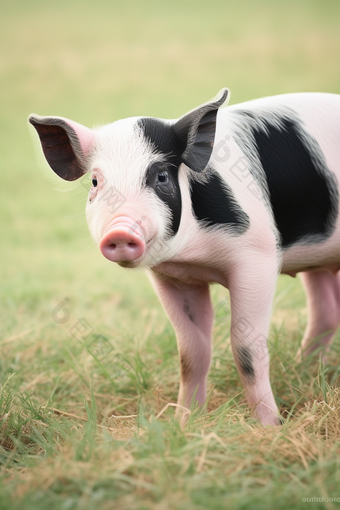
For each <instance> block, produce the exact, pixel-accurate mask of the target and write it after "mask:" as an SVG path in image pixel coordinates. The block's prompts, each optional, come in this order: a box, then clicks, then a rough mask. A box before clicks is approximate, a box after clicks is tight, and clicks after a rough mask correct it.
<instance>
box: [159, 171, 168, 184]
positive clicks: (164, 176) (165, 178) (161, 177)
mask: <svg viewBox="0 0 340 510" xmlns="http://www.w3.org/2000/svg"><path fill="white" fill-rule="evenodd" d="M158 182H162V183H166V182H168V172H166V171H165V170H163V171H162V172H159V173H158Z"/></svg>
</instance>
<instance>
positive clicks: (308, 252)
mask: <svg viewBox="0 0 340 510" xmlns="http://www.w3.org/2000/svg"><path fill="white" fill-rule="evenodd" d="M321 269H327V270H329V271H332V272H333V273H336V272H337V271H339V270H340V221H339V219H338V220H337V223H336V226H335V229H334V231H333V233H332V235H331V236H329V237H328V238H327V239H326V240H324V241H319V242H314V243H313V242H312V241H310V242H309V243H308V244H307V243H304V244H303V243H300V244H296V245H294V246H292V247H290V248H287V249H285V250H284V251H283V257H282V268H281V273H283V274H289V275H291V276H295V275H296V273H299V272H301V271H312V270H314V271H317V270H321Z"/></svg>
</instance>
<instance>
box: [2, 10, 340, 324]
mask: <svg viewBox="0 0 340 510" xmlns="http://www.w3.org/2000/svg"><path fill="white" fill-rule="evenodd" d="M339 26H340V4H339V2H338V1H336V0H334V1H330V0H323V1H321V0H320V1H313V0H305V1H292V0H288V1H286V2H284V3H282V2H279V1H264V0H259V1H257V2H256V3H255V2H252V1H251V0H249V1H248V0H246V1H245V0H241V1H238V2H231V1H226V0H224V1H218V0H210V1H209V2H206V1H203V0H195V1H179V0H172V1H171V2H165V1H156V0H143V1H137V0H126V1H124V2H119V1H112V0H111V1H105V0H98V1H97V2H91V1H87V0H83V1H65V0H59V1H58V2H52V1H49V0H44V1H42V0H41V1H39V0H33V1H20V0H13V1H11V2H2V5H1V16H0V92H1V109H0V163H1V172H2V181H1V182H2V186H1V191H0V193H1V200H0V214H1V246H2V248H1V253H0V257H1V266H0V271H1V277H0V281H1V288H2V293H1V297H2V299H3V300H5V305H4V306H5V310H6V311H5V316H4V318H3V320H2V324H3V326H4V325H5V329H7V327H9V328H10V330H7V332H11V329H12V327H14V325H15V323H16V320H17V319H18V318H19V317H20V316H21V320H25V321H26V320H29V318H28V317H25V319H24V318H23V317H24V316H25V313H24V311H25V309H26V308H27V307H29V308H30V309H33V308H35V304H36V303H39V305H38V308H35V310H36V311H37V312H38V310H40V311H41V306H44V304H45V305H46V310H47V309H48V308H49V309H51V306H52V305H53V303H54V302H55V301H56V302H59V300H60V298H62V297H63V295H64V293H66V294H69V293H71V292H72V291H74V292H78V293H79V296H82V297H83V298H85V297H86V296H89V294H91V293H92V294H93V293H94V294H95V292H96V289H98V285H99V284H100V281H101V280H100V279H99V280H98V278H97V276H96V275H97V271H98V270H99V268H101V270H102V271H103V272H105V274H108V273H109V274H110V277H109V278H110V282H111V283H110V292H112V291H114V289H115V286H116V283H117V282H116V280H117V279H118V280H119V282H120V284H121V285H123V286H125V285H127V286H129V285H131V286H132V285H133V284H134V282H138V283H139V282H144V277H142V276H140V275H137V276H136V273H134V274H131V273H128V272H125V273H123V272H122V271H121V270H119V269H117V268H114V267H112V265H111V266H110V265H108V264H106V261H105V260H103V257H101V256H100V255H99V254H98V250H97V248H96V247H95V246H93V243H92V241H91V240H90V238H89V235H88V233H87V225H86V221H85V216H84V214H83V211H84V207H85V200H86V190H85V189H84V188H83V187H82V186H81V185H79V183H74V184H72V185H69V186H68V187H67V188H66V189H67V190H68V191H67V192H65V186H63V185H62V184H59V183H57V182H56V180H55V179H50V178H49V177H50V175H51V173H50V172H49V171H48V170H46V169H45V171H41V170H40V165H39V164H38V162H37V159H36V156H35V153H34V150H33V144H32V140H31V138H30V135H29V131H28V128H27V125H26V119H27V116H28V115H29V113H32V112H35V113H39V114H41V115H60V116H65V117H69V118H71V119H74V120H77V121H78V122H81V123H83V124H85V125H88V126H92V125H98V124H102V123H106V122H111V121H114V120H116V119H118V118H121V117H128V116H133V115H148V116H158V117H165V118H167V117H168V118H176V117H178V116H180V115H181V114H183V113H184V112H185V111H187V110H189V109H191V108H193V107H195V106H196V105H198V104H200V103H201V102H204V101H206V100H207V99H209V98H210V97H212V96H214V95H215V94H216V93H217V91H218V90H220V88H222V87H223V86H227V87H229V88H230V89H231V104H232V103H236V102H241V101H244V100H247V99H252V98H256V97H260V96H266V95H273V94H279V93H285V92H293V91H294V92H295V91H325V92H339V91H340V66H339V55H340V29H339ZM57 189H62V190H63V191H64V193H60V192H58V191H56V190H57ZM136 278H137V280H136ZM122 279H123V280H122ZM102 283H103V287H107V286H108V282H107V281H106V279H104V280H103V281H102ZM74 284H76V286H75V287H73V285H74ZM141 285H144V284H142V283H141ZM133 288H134V292H136V293H137V294H138V285H133ZM147 288H149V287H148V284H147ZM76 289H80V290H78V291H77V290H76ZM151 296H152V294H151V293H150V298H151V299H152V297H151ZM48 300H49V301H48ZM8 306H9V307H10V308H9V309H8V310H7V307H8ZM132 306H133V305H132ZM2 310H4V308H2ZM13 313H14V318H13ZM22 313H23V314H24V315H21V314H22ZM30 317H31V316H30ZM32 320H33V322H34V318H32Z"/></svg>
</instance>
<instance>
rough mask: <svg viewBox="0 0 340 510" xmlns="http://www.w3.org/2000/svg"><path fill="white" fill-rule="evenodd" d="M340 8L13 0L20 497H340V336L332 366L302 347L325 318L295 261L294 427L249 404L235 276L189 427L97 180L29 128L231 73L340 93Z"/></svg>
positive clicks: (215, 292)
mask: <svg viewBox="0 0 340 510" xmlns="http://www.w3.org/2000/svg"><path fill="white" fill-rule="evenodd" d="M339 16H340V6H339V3H338V2H337V1H331V0H325V1H323V2H321V1H316V0H315V1H313V0H310V1H307V0H304V1H300V2H293V1H292V0H288V1H287V2H285V3H284V4H282V3H281V2H276V1H272V2H269V1H266V0H259V1H258V2H256V4H255V3H253V2H251V1H250V0H241V1H240V2H229V1H219V0H211V1H210V2H203V0H196V1H195V2H193V1H190V0H188V1H187V2H179V1H178V0H173V1H172V2H171V3H170V2H162V1H158V2H156V0H154V1H153V0H144V1H143V2H137V0H127V1H126V2H124V3H123V2H118V1H106V0H98V2H96V3H94V2H89V1H87V0H84V1H83V2H79V1H71V2H66V0H60V1H59V2H57V3H56V2H50V1H44V2H43V1H42V0H41V1H40V0H32V2H23V1H22V0H14V1H13V2H7V3H6V5H3V6H2V8H1V17H0V39H1V41H0V42H1V44H0V83H1V88H0V90H1V99H2V101H1V111H0V155H1V156H0V161H1V175H2V177H1V182H2V186H1V201H0V218H1V241H2V243H1V252H0V253H1V255H0V257H1V264H0V271H1V274H0V281H1V287H0V299H1V310H0V324H1V338H0V384H1V386H0V408H1V409H0V420H1V421H0V465H1V471H0V508H1V509H7V508H11V509H14V510H15V509H25V510H26V509H27V510H30V509H33V508H34V509H37V510H40V509H47V508H48V509H49V510H53V509H58V510H59V509H81V510H83V509H86V510H87V509H93V508H100V509H111V508H123V509H129V510H130V509H131V510H133V509H138V510H144V509H152V510H167V509H186V510H191V509H195V510H196V509H203V508H209V509H213V510H215V509H216V510H217V509H225V508H235V509H245V508H248V507H249V508H252V509H256V508H259V509H263V508H272V507H274V506H275V508H277V509H280V508H282V509H286V508H287V507H288V506H294V507H296V508H300V507H302V508H305V506H306V505H307V502H304V501H303V500H302V498H324V500H323V501H321V500H320V501H315V500H314V501H313V502H308V508H330V509H331V508H336V507H337V506H338V505H339V502H340V499H339V501H335V500H334V501H333V502H332V501H327V498H330V499H331V498H340V490H339V483H338V480H339V474H340V465H339V464H340V462H339V452H340V430H339V423H340V421H339V418H340V416H339V408H340V401H339V384H338V381H339V373H340V368H339V358H340V343H339V335H337V337H336V339H335V342H334V346H333V349H332V351H331V354H330V357H329V360H328V364H327V366H323V365H320V366H319V365H318V364H317V363H316V362H315V361H314V360H313V359H307V360H305V361H304V362H303V363H302V364H298V363H297V362H296V360H295V353H296V351H297V349H298V346H299V342H300V340H301V337H302V334H303V330H304V327H305V325H306V309H305V299H304V295H303V292H302V288H301V283H300V281H299V279H298V278H297V279H291V278H289V277H280V280H279V284H278V289H277V294H276V301H275V309H274V313H273V319H272V326H271V332H270V351H271V359H272V363H271V380H272V385H273V390H274V393H275V396H276V398H277V402H278V405H279V406H280V409H281V412H282V414H283V416H284V417H285V424H284V425H283V427H280V428H275V429H274V428H269V429H264V428H263V427H261V425H259V424H258V423H256V422H255V421H254V420H253V419H252V418H251V416H250V415H249V412H248V410H247V407H246V405H245V402H244V395H243V391H242V387H241V384H240V381H239V377H238V375H237V372H236V368H235V364H234V362H233V360H232V355H231V350H230V341H229V319H230V318H229V316H228V315H225V314H224V311H223V310H224V303H225V300H226V299H228V297H227V296H228V292H227V291H226V290H225V289H223V288H221V287H218V286H213V287H212V296H213V301H214V306H215V310H216V320H215V326H214V348H213V363H212V368H211V372H210V376H209V391H210V397H209V404H208V412H207V413H206V414H203V415H202V414H199V412H198V411H193V412H192V414H191V415H190V417H189V422H188V424H187V425H186V427H185V428H182V427H181V425H180V424H179V423H178V422H177V421H175V419H174V409H173V408H172V407H171V406H170V407H167V408H166V409H165V411H164V412H163V413H162V414H160V413H161V412H162V410H164V408H165V407H166V406H167V404H169V403H172V402H175V400H176V396H177V391H178V381H179V363H178V355H177V349H176V340H175V336H174V333H173V331H172V329H171V327H170V325H169V323H168V321H167V319H166V317H165V314H164V312H163V310H162V309H161V307H160V305H159V303H158V300H157V298H156V296H155V295H154V293H153V291H152V289H151V287H150V285H149V282H148V281H147V279H146V277H145V275H143V273H141V272H138V271H137V272H129V271H123V270H121V269H120V268H117V267H114V266H113V265H112V264H110V263H109V262H107V261H105V260H104V259H103V257H101V256H100V255H99V254H98V249H97V248H96V247H95V246H94V245H93V243H92V241H91V240H90V237H89V234H88V231H87V226H86V221H85V216H84V214H83V211H84V205H85V200H86V190H85V189H84V187H82V186H81V185H80V184H79V183H74V184H73V185H69V186H68V187H66V188H65V186H62V185H61V184H60V183H59V182H57V181H56V180H55V179H53V178H52V177H50V174H48V172H47V171H46V169H45V170H39V167H38V166H37V163H36V158H35V154H34V151H33V149H32V142H31V139H30V136H29V134H28V129H27V126H26V118H27V116H28V114H29V113H31V112H37V113H39V114H46V115H48V114H57V115H63V116H66V117H70V118H73V119H75V120H78V121H79V122H82V123H84V124H86V125H92V124H100V123H104V122H109V121H112V120H115V119H117V118H120V117H126V116H130V115H154V116H159V117H170V118H171V117H172V118H174V117H177V116H179V115H181V114H182V113H184V112H185V111H187V110H189V109H190V108H193V107H194V106H196V105H197V104H200V103H201V102H203V101H205V100H206V99H208V98H209V97H211V96H213V95H214V94H215V93H216V92H217V91H218V90H219V89H220V88H221V87H222V86H228V87H229V88H230V89H231V91H232V100H231V102H232V103H236V102H239V101H243V100H247V99H251V98H255V97H259V96H265V95H272V94H278V93H283V92H293V91H310V90H320V91H327V92H339V90H340V68H339V63H338V61H339V58H338V56H339V52H340V35H339V28H338V24H339ZM46 177H47V178H46ZM59 189H61V190H62V191H63V192H59V191H57V190H59ZM65 298H68V300H65ZM62 302H64V305H63V304H61V303H62ZM63 307H64V310H63V311H60V310H59V308H63ZM58 310H59V311H58ZM80 319H83V322H82V323H79V322H78V321H79V320H80ZM84 319H85V321H86V322H84ZM81 326H83V327H86V328H85V329H86V333H88V336H87V338H86V340H83V339H82V338H81V337H80V336H79V328H80V327H81ZM77 331H78V333H77ZM98 335H101V336H100V337H99V339H100V340H101V343H99V342H98ZM76 337H78V339H77V338H76ZM96 339H97V341H96ZM91 342H92V343H91ZM89 344H91V345H89ZM108 359H109V360H110V363H109V364H108V363H107V360H108ZM14 374H15V375H14Z"/></svg>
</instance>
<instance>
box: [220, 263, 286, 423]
mask: <svg viewBox="0 0 340 510" xmlns="http://www.w3.org/2000/svg"><path fill="white" fill-rule="evenodd" d="M261 258H262V260H258V259H259V257H256V255H254V257H253V258H250V259H249V260H248V263H247V264H244V265H243V264H242V263H241V264H238V267H237V268H236V269H235V271H233V273H232V274H231V275H230V277H229V290H230V302H231V345H232V350H233V355H234V358H235V362H236V366H237V369H238V372H239V374H240V377H241V379H242V382H243V385H244V387H245V392H246V397H247V401H248V404H249V406H250V408H251V409H252V410H253V411H254V415H255V416H256V417H257V418H258V419H259V420H260V421H261V423H262V424H263V425H278V424H279V423H280V419H279V412H278V409H277V406H276V403H275V399H274V396H273V392H272V389H271V385H270V380H269V353H268V347H267V336H268V330H269V322H270V316H271V308H272V302H273V298H274V293H275V287H276V281H277V272H278V271H277V259H276V257H268V258H267V257H261ZM250 261H251V262H252V263H251V264H250V263H249V262H250Z"/></svg>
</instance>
